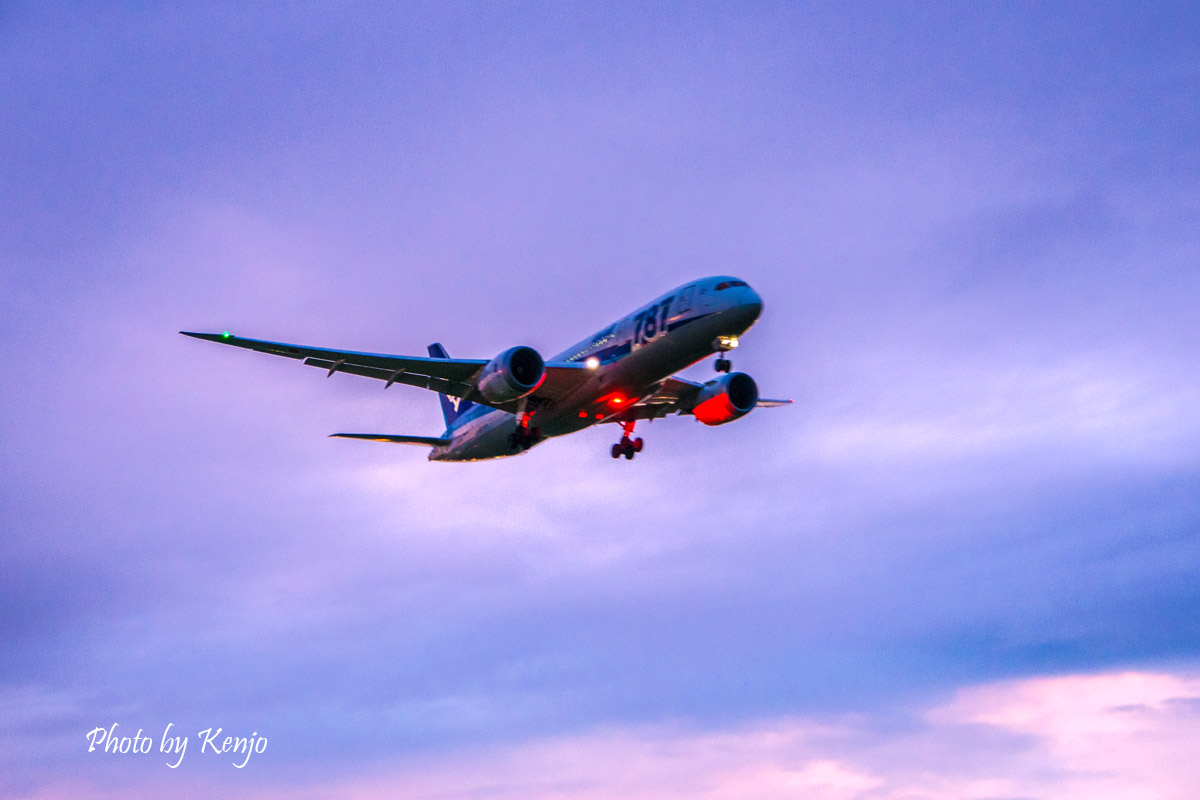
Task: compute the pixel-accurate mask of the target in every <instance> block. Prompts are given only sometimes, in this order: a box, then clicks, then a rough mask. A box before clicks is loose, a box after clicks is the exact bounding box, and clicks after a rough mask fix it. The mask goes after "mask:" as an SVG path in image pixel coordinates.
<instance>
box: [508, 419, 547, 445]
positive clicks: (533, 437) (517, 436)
mask: <svg viewBox="0 0 1200 800" xmlns="http://www.w3.org/2000/svg"><path fill="white" fill-rule="evenodd" d="M541 440H542V429H541V428H530V427H529V426H528V425H526V426H519V427H518V428H517V429H516V430H515V431H513V432H512V433H510V434H509V435H508V448H509V449H510V450H528V449H529V448H531V447H533V446H534V445H535V444H537V443H538V442H540V441H541Z"/></svg>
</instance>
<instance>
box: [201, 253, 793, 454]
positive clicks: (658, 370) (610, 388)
mask: <svg viewBox="0 0 1200 800" xmlns="http://www.w3.org/2000/svg"><path fill="white" fill-rule="evenodd" d="M762 307H763V304H762V299H761V298H760V297H759V296H758V294H757V293H756V292H755V291H754V290H753V289H751V288H750V286H749V285H748V284H747V283H746V282H745V281H742V280H738V279H737V278H734V277H730V276H728V275H718V276H713V277H709V278H703V279H701V280H697V281H692V282H691V283H686V284H684V285H682V286H679V287H677V288H675V289H673V290H671V291H669V292H667V293H666V294H663V295H660V296H659V297H657V298H655V299H654V300H653V301H651V302H650V303H647V304H646V305H644V306H642V307H641V308H639V309H638V310H637V311H635V312H633V313H632V314H629V315H627V316H625V317H623V318H622V319H620V320H618V321H617V322H614V323H613V324H612V325H609V326H608V327H607V328H604V329H603V330H601V331H599V332H598V333H596V334H595V335H593V336H589V337H588V338H586V339H584V340H583V341H581V342H579V343H577V344H575V345H574V346H572V347H569V348H567V349H566V350H564V351H563V352H561V353H559V354H558V355H556V356H555V357H554V358H552V359H550V360H549V361H545V360H543V359H542V357H541V355H540V354H539V353H538V352H537V351H536V350H534V349H533V348H532V347H526V346H518V347H511V348H509V349H508V350H505V351H504V352H503V353H501V354H500V355H498V356H496V357H495V358H493V359H491V360H490V361H488V360H485V359H467V358H450V356H449V354H448V353H447V352H446V349H445V348H444V347H442V345H441V344H437V343H435V344H431V345H429V348H428V350H429V357H428V358H424V357H417V356H394V355H384V354H378V353H359V352H354V351H351V350H331V349H326V348H319V347H305V346H303V345H295V344H284V343H282V342H267V341H262V340H259V339H246V338H243V337H240V336H234V335H233V334H231V333H229V332H228V331H225V332H224V333H193V332H190V331H180V333H182V334H183V335H184V336H191V337H193V338H196V339H205V340H207V341H210V342H219V343H221V344H228V345H232V346H234V347H244V348H247V349H249V350H257V351H258V352H260V353H270V354H272V355H277V356H284V357H286V358H294V359H303V360H304V363H305V364H307V365H308V366H312V367H319V368H321V369H324V370H326V371H327V372H326V377H332V376H333V374H334V373H335V372H345V373H349V374H351V375H362V376H365V377H368V378H376V379H378V380H381V381H384V387H383V388H384V389H387V388H389V387H390V386H391V385H392V384H393V383H402V384H407V385H409V386H419V387H421V388H422V389H430V390H432V391H434V392H437V393H438V394H439V395H440V397H441V403H442V412H443V414H444V416H445V419H446V430H445V432H444V433H442V435H441V436H407V435H392V434H374V433H335V434H331V437H332V438H341V439H367V440H371V441H377V442H391V443H394V444H411V445H421V446H426V447H429V448H431V449H430V451H429V460H430V461H479V460H483V459H490V458H502V457H504V456H512V455H520V454H522V453H525V452H528V451H529V449H530V448H532V447H534V446H535V445H537V444H539V443H541V442H543V441H545V440H546V439H549V438H551V437H554V436H563V435H566V434H568V433H574V432H576V431H579V430H582V429H584V428H588V427H591V426H592V425H597V424H601V423H616V424H619V425H621V427H622V436H621V440H620V441H619V442H617V443H616V444H614V445H613V446H612V450H611V454H612V457H613V458H616V459H619V458H620V457H621V456H624V457H625V458H626V459H627V460H632V459H633V457H634V455H635V454H637V453H640V452H641V451H642V447H643V441H642V439H641V437H637V438H633V433H634V426H635V425H636V424H637V423H638V421H640V420H654V419H657V418H659V417H665V416H667V415H668V414H690V415H692V416H693V417H695V418H696V419H697V420H699V421H700V422H702V423H704V424H705V425H724V424H725V423H727V422H732V421H734V420H736V419H739V418H741V417H743V416H745V415H746V414H749V413H750V412H751V411H752V410H754V409H755V408H760V407H771V406H781V405H786V404H789V403H791V402H792V401H791V400H766V399H761V398H760V397H759V396H758V386H757V384H756V383H755V382H754V379H753V378H751V377H750V376H749V375H747V374H746V373H744V372H731V371H730V370H731V367H732V364H731V362H730V359H729V358H728V357H727V354H728V353H729V351H730V350H732V349H733V348H735V347H737V346H738V337H740V336H741V335H743V334H744V333H745V332H746V331H747V330H749V329H750V327H751V326H752V325H753V324H754V323H755V322H756V321H757V320H758V317H759V315H760V314H761V313H762ZM713 353H717V354H718V357H717V360H716V362H715V364H714V367H715V369H716V371H717V372H718V373H722V374H721V376H720V377H718V378H715V379H713V380H710V381H708V382H706V383H695V382H693V381H689V380H684V379H682V378H676V377H673V375H674V374H675V373H676V372H679V371H680V370H682V369H684V368H685V367H688V366H691V365H692V364H695V363H697V362H699V361H702V360H703V359H705V358H707V357H708V356H710V355H712V354H713Z"/></svg>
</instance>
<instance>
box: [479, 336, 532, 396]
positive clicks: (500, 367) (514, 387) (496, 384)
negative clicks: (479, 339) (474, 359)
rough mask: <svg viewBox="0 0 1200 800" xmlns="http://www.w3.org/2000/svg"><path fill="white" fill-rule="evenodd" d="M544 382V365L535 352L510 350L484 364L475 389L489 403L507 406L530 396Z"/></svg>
mask: <svg viewBox="0 0 1200 800" xmlns="http://www.w3.org/2000/svg"><path fill="white" fill-rule="evenodd" d="M545 379H546V363H545V362H544V361H542V357H541V356H540V355H538V351H537V350H534V349H533V348H532V347H511V348H509V349H508V350H505V351H504V352H503V353H501V354H500V355H498V356H496V357H495V358H493V359H492V360H491V361H489V362H488V363H487V364H485V365H484V367H483V369H482V370H481V371H480V373H479V379H478V380H477V381H476V382H475V388H476V389H478V390H479V393H480V394H481V395H483V396H484V397H485V398H487V400H488V402H490V403H507V402H509V401H510V400H519V399H520V398H522V397H524V396H525V395H528V394H532V393H533V390H534V389H536V388H538V387H539V386H541V385H542V381H543V380H545Z"/></svg>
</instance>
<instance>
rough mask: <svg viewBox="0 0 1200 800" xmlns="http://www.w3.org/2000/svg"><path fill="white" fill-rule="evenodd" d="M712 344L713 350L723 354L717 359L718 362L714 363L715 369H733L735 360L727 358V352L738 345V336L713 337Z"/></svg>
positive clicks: (726, 370) (720, 370)
mask: <svg viewBox="0 0 1200 800" xmlns="http://www.w3.org/2000/svg"><path fill="white" fill-rule="evenodd" d="M712 346H713V350H715V351H716V352H718V353H720V354H721V356H720V357H719V358H718V359H717V362H716V363H715V364H713V369H715V370H716V371H717V372H725V373H728V372H729V370H731V369H733V362H732V361H730V360H729V359H728V358H726V357H725V354H726V353H728V352H729V351H730V350H732V349H733V348H735V347H737V346H738V340H737V337H736V336H718V337H717V338H716V339H713V343H712Z"/></svg>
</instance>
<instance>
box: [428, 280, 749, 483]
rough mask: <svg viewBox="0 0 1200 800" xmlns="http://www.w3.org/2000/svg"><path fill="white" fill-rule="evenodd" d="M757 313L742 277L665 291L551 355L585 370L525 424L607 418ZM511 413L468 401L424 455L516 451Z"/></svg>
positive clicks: (544, 427)
mask: <svg viewBox="0 0 1200 800" xmlns="http://www.w3.org/2000/svg"><path fill="white" fill-rule="evenodd" d="M761 313H762V299H761V298H760V297H759V296H758V294H757V293H755V291H754V290H753V289H751V288H750V287H749V286H748V285H747V284H746V283H745V282H744V281H740V280H738V279H737V278H733V277H730V276H716V277H711V278H704V279H701V280H698V281H693V282H691V283H687V284H684V285H682V286H679V287H677V288H676V289H674V290H672V291H670V292H667V293H665V294H663V295H661V296H659V297H657V298H655V299H654V300H653V301H652V302H650V303H648V304H646V305H645V306H643V307H641V308H640V309H638V310H637V311H635V312H633V313H632V314H629V315H627V316H625V317H623V318H621V319H620V320H618V321H617V322H614V323H613V324H612V325H609V326H608V327H606V328H604V329H603V330H600V331H598V332H597V333H596V334H594V335H593V336H590V337H588V338H587V339H584V340H583V341H581V342H579V343H577V344H576V345H574V346H573V347H569V348H567V349H566V350H564V351H563V352H562V353H559V354H558V355H557V356H555V357H554V358H553V359H552V361H555V362H569V363H579V364H583V365H585V367H586V368H587V369H588V370H589V373H590V376H589V377H588V378H587V379H586V380H584V381H582V382H580V384H579V385H578V386H577V387H576V388H575V389H574V390H573V391H572V392H571V394H570V395H568V396H567V397H564V398H561V399H559V400H556V401H555V402H554V403H552V404H550V403H546V404H542V405H540V406H539V407H538V408H537V409H535V410H533V411H532V412H531V414H530V418H529V420H528V423H527V424H533V425H536V426H537V428H538V429H539V430H540V432H541V434H542V436H543V437H553V436H563V435H565V434H568V433H574V432H576V431H579V430H582V429H583V428H587V427H589V426H591V425H596V424H597V423H601V422H605V421H608V420H611V419H613V418H619V417H620V416H621V413H622V412H623V411H624V410H626V409H627V408H629V407H630V406H632V405H633V404H635V403H637V402H638V401H639V400H642V399H643V398H645V397H648V396H649V395H651V394H653V393H654V392H655V390H656V389H657V388H658V387H659V386H660V385H661V384H662V382H663V381H664V380H666V379H667V378H669V377H670V376H671V375H673V374H674V373H676V372H678V371H680V370H682V369H685V368H686V367H688V366H691V365H692V364H695V363H696V362H698V361H701V360H702V359H704V358H707V357H708V356H710V355H712V354H713V353H714V352H717V351H719V350H720V349H721V348H720V347H718V346H717V345H716V342H717V341H718V340H720V339H722V338H726V339H729V338H732V339H736V337H739V336H741V335H742V334H743V333H745V332H746V331H747V330H749V329H750V327H751V326H752V325H753V324H754V323H755V321H757V320H758V317H759V314H761ZM519 424H520V422H519V418H518V415H517V414H512V413H508V412H506V411H501V410H499V409H494V408H490V407H488V406H484V405H475V406H473V407H472V408H470V409H469V410H468V411H467V412H466V413H464V414H463V415H462V416H461V417H459V418H458V419H456V420H455V421H454V423H453V425H452V426H451V427H450V428H448V429H447V430H446V433H445V434H443V438H446V439H450V443H449V444H446V445H442V446H438V447H434V448H433V449H432V450H431V451H430V453H429V458H430V460H432V461H475V460H479V459H487V458H500V457H502V456H511V455H516V454H518V453H520V452H523V450H518V451H514V449H513V447H512V445H511V444H510V442H511V437H512V435H513V432H514V431H515V430H516V429H517V427H518V425H519Z"/></svg>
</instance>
